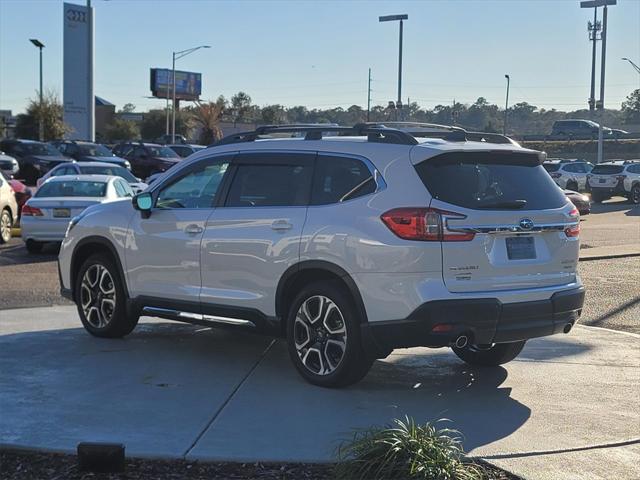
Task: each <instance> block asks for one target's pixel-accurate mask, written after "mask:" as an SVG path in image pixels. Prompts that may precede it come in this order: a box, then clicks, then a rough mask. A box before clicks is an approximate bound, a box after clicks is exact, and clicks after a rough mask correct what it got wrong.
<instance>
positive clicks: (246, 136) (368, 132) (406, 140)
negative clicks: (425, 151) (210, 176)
mask: <svg viewBox="0 0 640 480" xmlns="http://www.w3.org/2000/svg"><path fill="white" fill-rule="evenodd" d="M278 133H292V134H293V133H300V134H302V133H304V134H305V136H304V139H305V140H322V138H323V134H324V133H337V134H338V135H342V136H350V135H352V136H358V137H360V136H366V137H367V140H368V141H369V142H379V143H394V144H400V145H417V144H418V141H417V140H416V139H415V137H414V136H413V135H411V134H409V133H407V132H404V131H402V130H397V129H394V128H387V127H385V126H378V125H374V124H371V125H370V124H366V123H359V124H356V125H354V126H353V127H345V126H340V125H318V124H311V125H310V124H288V125H263V126H260V127H258V128H256V129H255V130H253V131H250V132H240V133H234V134H231V135H228V136H226V137H224V138H223V139H222V140H219V141H217V142H215V143H213V144H211V145H209V146H210V147H214V146H220V145H228V144H233V143H244V142H253V141H255V140H259V139H260V137H266V138H269V137H268V135H271V134H278Z"/></svg>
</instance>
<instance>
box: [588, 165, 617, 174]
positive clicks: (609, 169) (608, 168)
mask: <svg viewBox="0 0 640 480" xmlns="http://www.w3.org/2000/svg"><path fill="white" fill-rule="evenodd" d="M622 170H624V167H623V166H622V165H596V166H595V167H593V170H591V173H593V174H595V175H614V174H616V173H622Z"/></svg>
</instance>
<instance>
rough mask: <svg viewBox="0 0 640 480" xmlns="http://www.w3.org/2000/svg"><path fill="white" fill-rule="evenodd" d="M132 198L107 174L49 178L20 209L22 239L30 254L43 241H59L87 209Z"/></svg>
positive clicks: (120, 181) (121, 181) (127, 189)
mask: <svg viewBox="0 0 640 480" xmlns="http://www.w3.org/2000/svg"><path fill="white" fill-rule="evenodd" d="M127 197H128V198H131V197H133V191H132V190H131V187H129V184H128V183H127V182H126V181H125V180H124V179H123V178H121V177H115V176H108V175H62V176H59V177H52V178H50V179H49V180H48V181H47V182H45V183H44V184H43V185H42V187H40V188H39V189H38V191H37V192H36V193H35V195H34V196H33V197H32V198H31V199H30V200H29V201H28V202H27V203H26V204H25V205H24V207H23V208H22V219H21V230H22V240H23V241H24V242H25V244H26V247H27V250H28V251H29V252H30V253H37V252H40V251H41V250H42V247H43V245H44V244H45V243H46V242H61V241H62V239H63V238H64V236H65V232H66V230H67V227H68V226H69V222H70V221H71V220H72V219H73V218H74V217H76V216H78V215H80V214H81V213H82V212H83V211H84V210H85V209H86V208H88V207H90V206H92V205H96V204H99V203H109V202H114V201H115V200H121V199H123V198H127Z"/></svg>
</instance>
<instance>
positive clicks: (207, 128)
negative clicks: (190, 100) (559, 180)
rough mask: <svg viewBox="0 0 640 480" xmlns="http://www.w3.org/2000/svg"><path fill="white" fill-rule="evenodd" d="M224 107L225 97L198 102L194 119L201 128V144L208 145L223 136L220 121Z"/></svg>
mask: <svg viewBox="0 0 640 480" xmlns="http://www.w3.org/2000/svg"><path fill="white" fill-rule="evenodd" d="M224 107H225V102H224V99H223V98H221V97H220V98H218V100H216V101H215V102H197V106H196V107H195V108H194V109H193V110H192V113H193V120H194V122H195V123H196V125H198V126H199V127H200V129H201V132H200V139H199V140H200V143H201V144H203V145H208V144H210V143H213V142H216V141H218V140H220V139H221V138H222V130H220V126H219V123H220V119H221V117H222V114H223V112H224Z"/></svg>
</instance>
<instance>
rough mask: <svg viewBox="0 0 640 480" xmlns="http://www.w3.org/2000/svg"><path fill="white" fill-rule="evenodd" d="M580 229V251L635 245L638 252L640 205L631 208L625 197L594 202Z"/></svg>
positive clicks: (639, 244) (639, 243)
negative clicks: (581, 249)
mask: <svg viewBox="0 0 640 480" xmlns="http://www.w3.org/2000/svg"><path fill="white" fill-rule="evenodd" d="M580 226H581V229H582V230H581V232H580V243H581V246H582V248H587V249H588V248H594V247H614V246H617V245H635V246H637V247H639V251H640V205H631V204H630V203H628V202H627V200H626V198H623V197H614V198H612V199H611V200H607V201H605V202H604V203H601V204H598V203H594V204H593V205H592V207H591V213H590V214H589V215H585V216H584V217H583V218H582V223H581V225H580Z"/></svg>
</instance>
